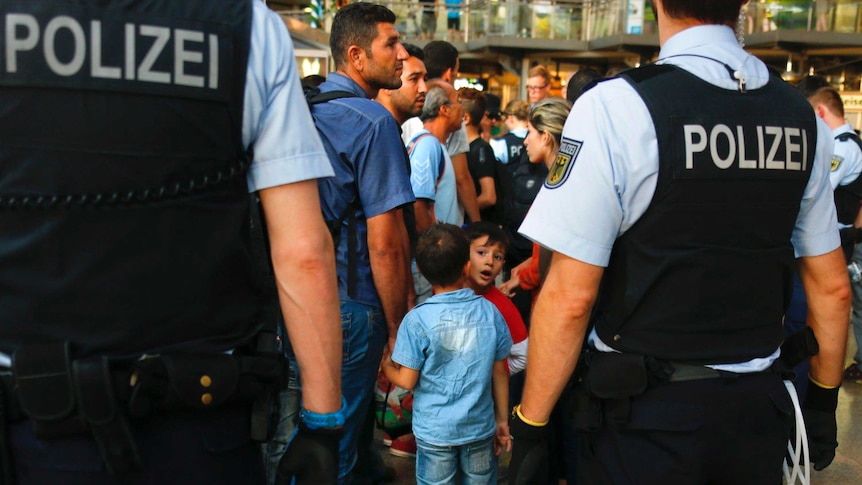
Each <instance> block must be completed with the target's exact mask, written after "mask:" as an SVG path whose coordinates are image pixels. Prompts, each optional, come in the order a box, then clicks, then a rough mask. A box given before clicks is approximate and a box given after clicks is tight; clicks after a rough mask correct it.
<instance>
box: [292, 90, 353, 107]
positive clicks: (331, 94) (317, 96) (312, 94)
mask: <svg viewBox="0 0 862 485" xmlns="http://www.w3.org/2000/svg"><path fill="white" fill-rule="evenodd" d="M356 97H358V96H356V94H354V93H351V92H350V91H338V90H336V91H327V92H325V93H321V92H320V88H309V89H308V90H307V91H305V100H306V102H308V106H314V105H315V104H320V103H325V102H327V101H332V100H333V99H339V98H356Z"/></svg>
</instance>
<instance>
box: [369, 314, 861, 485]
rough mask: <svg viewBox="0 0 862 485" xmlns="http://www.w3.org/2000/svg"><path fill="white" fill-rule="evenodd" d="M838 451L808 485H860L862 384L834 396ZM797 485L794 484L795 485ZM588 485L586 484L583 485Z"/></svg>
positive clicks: (407, 476)
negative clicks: (835, 399) (835, 398)
mask: <svg viewBox="0 0 862 485" xmlns="http://www.w3.org/2000/svg"><path fill="white" fill-rule="evenodd" d="M855 352H856V343H855V339H854V338H853V335H852V331H851V335H850V339H849V343H848V348H847V362H848V364H849V362H852V360H853V359H852V357H853V355H854V354H855ZM837 419H838V451H837V453H836V456H835V460H834V461H833V462H832V464H831V465H829V467H827V468H826V469H825V470H823V471H820V472H817V471H814V468H811V483H812V485H858V484H860V483H862V381H858V382H846V381H845V382H844V384H843V385H842V386H841V390H840V391H839V394H838V415H837ZM381 439H382V434H381V433H380V432H379V431H378V435H377V440H376V443H377V446H378V447H379V448H380V455H381V456H382V457H383V461H384V463H386V465H387V466H390V467H392V468H394V469H395V472H396V479H395V481H393V482H390V483H392V484H395V485H408V484H415V483H416V478H415V477H416V460H415V459H413V458H400V457H396V456H392V455H390V454H389V452H388V449H387V448H385V447H384V446H383V444H382V443H381ZM500 472H501V473H500V477H499V483H500V484H506V483H507V480H506V477H505V468H501V469H500ZM797 483H798V482H797ZM587 485H589V484H587Z"/></svg>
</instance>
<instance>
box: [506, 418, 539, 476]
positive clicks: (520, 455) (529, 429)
mask: <svg viewBox="0 0 862 485" xmlns="http://www.w3.org/2000/svg"><path fill="white" fill-rule="evenodd" d="M509 429H510V430H511V432H512V461H511V462H510V463H509V483H510V484H512V485H530V484H534V483H547V482H548V429H547V426H546V425H545V426H533V425H531V424H528V423H526V422H524V421H523V420H522V419H521V415H520V412H518V407H517V406H516V407H515V410H513V411H512V417H511V419H510V420H509Z"/></svg>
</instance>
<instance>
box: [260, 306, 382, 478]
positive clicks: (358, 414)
mask: <svg viewBox="0 0 862 485" xmlns="http://www.w3.org/2000/svg"><path fill="white" fill-rule="evenodd" d="M341 331H342V338H343V348H344V349H343V353H342V354H341V355H342V359H341V394H342V395H343V396H344V399H345V401H346V402H347V409H346V411H347V413H346V417H345V422H344V435H343V436H342V438H341V443H340V445H339V457H338V459H339V460H338V461H339V470H338V481H339V483H340V484H341V485H348V484H350V483H351V478H352V477H351V472H352V470H353V466H354V465H355V464H356V449H357V444H358V440H359V432H360V429H361V428H362V424H363V421H364V420H365V418H366V416H367V413H368V406H369V403H370V402H371V398H372V395H373V394H372V393H373V392H374V383H375V382H376V381H377V370H378V368H379V367H380V359H381V358H382V357H383V346H384V345H385V344H386V340H387V338H388V333H389V332H388V329H387V326H386V319H385V318H384V317H383V310H381V309H380V308H377V307H373V306H369V305H363V304H362V303H357V302H354V301H344V300H342V302H341ZM291 344H292V345H293V346H294V347H295V346H299V345H302V342H292V343H291ZM291 367H292V368H293V369H296V368H297V367H296V362H295V361H292V362H291ZM300 384H301V383H300ZM290 387H291V386H288V390H287V391H285V392H283V393H282V395H281V419H280V422H279V426H278V428H277V430H276V436H275V437H274V438H273V443H276V446H277V444H279V443H280V444H281V453H269V452H268V453H267V457H266V459H267V462H268V463H267V465H268V472H269V471H274V470H273V468H275V467H274V465H277V464H278V460H279V459H280V458H281V454H283V453H284V446H286V443H287V441H288V439H290V436H291V435H292V434H293V430H294V429H295V427H296V420H295V416H296V415H297V414H298V413H299V400H298V399H296V394H295V393H294V392H293V391H292V390H291V388H290ZM300 388H301V385H300ZM359 446H366V447H370V446H371V444H370V443H362V444H359ZM268 451H271V450H268ZM268 475H270V476H271V477H272V479H273V480H274V473H268ZM270 483H273V482H272V481H271V482H270Z"/></svg>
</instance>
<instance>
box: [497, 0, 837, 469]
mask: <svg viewBox="0 0 862 485" xmlns="http://www.w3.org/2000/svg"><path fill="white" fill-rule="evenodd" d="M744 3H745V2H744V1H742V0H735V1H727V0H697V1H691V0H655V1H654V2H653V4H654V5H655V7H656V12H657V18H658V22H659V38H660V42H661V52H660V55H659V60H658V62H657V63H656V65H651V66H648V67H646V68H642V69H638V70H634V71H631V72H630V73H628V74H627V75H624V76H622V77H620V78H616V79H612V80H609V81H606V82H602V83H599V84H598V85H597V86H596V87H595V88H593V89H592V90H590V91H588V92H586V93H585V94H584V95H583V96H582V97H581V98H580V99H579V100H578V101H577V103H576V104H575V106H574V108H573V109H572V112H571V115H570V116H569V119H568V122H567V124H566V127H565V129H564V132H563V140H562V145H561V148H560V151H559V153H558V156H557V160H556V162H555V165H554V167H553V168H552V169H551V171H550V175H549V177H548V180H547V182H546V184H545V187H544V188H543V189H542V191H541V192H540V194H539V195H538V197H537V198H536V201H535V203H534V205H533V207H532V208H531V210H530V213H529V215H528V217H527V218H526V220H525V222H524V224H523V225H522V226H521V232H523V233H524V234H525V235H527V236H528V237H530V238H532V239H534V240H535V241H537V242H539V243H540V244H542V245H544V246H547V247H549V248H551V249H552V250H553V251H554V255H553V260H552V263H551V268H550V271H549V274H548V276H547V279H546V281H545V286H544V287H543V290H542V293H541V295H540V297H539V299H538V302H537V304H536V308H535V313H534V317H533V323H532V327H531V333H530V350H529V354H528V361H529V362H530V365H529V367H528V369H527V381H526V387H525V390H524V394H523V400H522V401H521V404H520V406H519V407H516V408H515V410H514V412H513V418H512V419H513V423H512V428H511V430H512V435H513V437H514V450H513V458H512V469H511V475H510V476H512V478H511V479H510V480H511V483H518V484H520V483H540V482H538V481H537V480H536V477H537V474H538V472H539V467H537V466H536V465H537V464H539V463H541V461H542V460H541V459H542V451H541V450H542V444H543V443H542V442H543V440H544V433H545V432H544V428H543V424H544V423H545V422H546V421H547V419H548V416H549V414H550V412H551V409H552V407H553V404H554V402H555V401H556V399H557V397H558V396H559V395H560V392H561V391H562V389H563V387H564V385H565V384H566V381H567V380H568V379H569V376H570V375H571V374H572V371H573V369H574V368H575V366H576V363H577V360H578V356H579V354H580V353H581V349H582V347H585V348H587V347H588V348H589V349H590V352H591V355H590V358H589V363H588V365H586V366H584V367H585V368H586V369H585V376H584V377H583V379H584V381H585V383H586V387H587V389H588V391H589V392H590V393H591V395H592V396H593V397H594V398H595V399H598V402H600V403H601V405H602V411H601V418H602V419H601V420H592V421H591V420H589V419H587V420H586V424H587V426H585V427H586V428H588V429H589V432H587V433H585V435H584V436H586V440H587V442H588V445H586V446H582V447H581V449H580V451H579V453H580V454H581V456H580V458H581V459H580V461H579V466H580V467H581V469H580V471H582V472H583V473H585V475H586V476H587V477H588V478H589V479H590V481H589V483H635V482H637V483H707V482H710V483H776V482H779V481H780V480H781V463H782V459H783V458H784V454H785V449H786V444H787V432H788V429H789V426H790V422H789V419H790V414H791V413H792V404H791V399H790V397H789V395H788V392H787V390H786V389H785V387H784V386H783V384H782V382H781V376H780V375H779V372H778V369H776V368H775V365H774V363H775V361H776V359H777V358H778V356H779V345H780V344H781V338H782V328H781V325H782V323H781V322H782V316H783V313H784V309H785V308H786V304H787V298H788V297H789V285H790V277H791V274H792V268H793V264H794V256H796V257H798V260H797V261H798V264H799V271H800V272H801V274H802V280H803V283H804V284H805V288H806V291H807V292H808V293H809V295H810V300H809V302H810V304H811V305H812V306H811V313H810V315H811V316H810V318H809V321H808V325H809V326H810V327H811V328H812V329H813V330H814V333H815V334H816V336H817V339H818V340H819V343H820V353H819V354H818V355H816V356H814V357H813V358H812V363H811V374H810V379H811V382H812V385H811V386H810V389H809V391H808V396H807V398H806V401H805V403H804V404H803V412H804V414H805V417H806V421H808V434H809V439H810V443H811V459H812V461H813V462H814V463H815V467H816V468H818V469H819V468H823V467H825V466H827V465H828V464H829V462H830V461H831V460H832V458H833V457H834V453H835V447H836V446H837V443H836V428H835V416H834V412H835V407H836V402H837V393H838V389H837V386H838V385H839V384H840V382H841V371H842V364H843V362H844V360H843V359H844V351H845V343H846V335H847V320H848V318H847V317H848V312H849V307H848V302H849V295H850V293H849V288H848V279H847V273H846V268H844V261H843V256H842V255H841V251H840V248H839V238H838V233H837V230H836V226H835V209H834V207H833V204H832V194H831V188H830V186H829V182H828V175H829V161H830V157H831V143H830V140H831V138H832V137H831V136H830V134H829V130H828V129H827V128H826V126H825V125H824V124H822V123H821V122H819V121H817V120H816V118H815V116H814V113H813V112H812V110H811V108H810V106H808V103H807V102H806V100H805V99H804V98H803V97H802V96H801V95H799V94H798V93H797V92H795V90H794V89H793V88H792V87H791V86H789V85H786V84H785V83H784V82H783V81H781V79H779V78H778V77H777V76H775V75H774V74H770V71H769V70H768V69H767V67H766V66H765V65H764V64H763V63H762V62H761V61H759V60H757V59H756V58H754V57H752V56H751V55H749V54H747V53H746V52H745V51H744V50H743V49H742V48H740V46H739V45H738V43H737V39H736V37H735V36H734V30H733V28H732V26H734V25H736V22H737V18H738V15H739V12H740V8H741V7H742V5H743V4H744ZM561 208H566V209H565V210H561ZM600 284H601V288H600ZM591 314H592V316H591ZM588 323H591V327H592V328H591V330H588ZM585 339H586V340H587V344H586V345H584V340H585ZM801 378H803V379H804V378H807V377H806V376H801ZM588 417H589V415H588Z"/></svg>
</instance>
